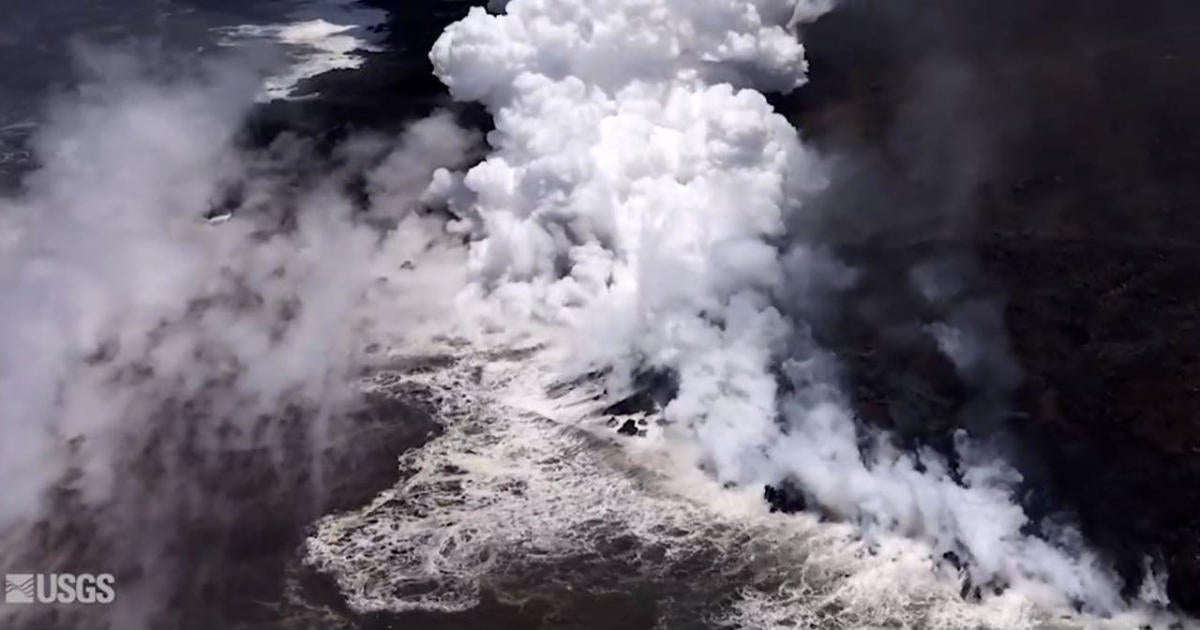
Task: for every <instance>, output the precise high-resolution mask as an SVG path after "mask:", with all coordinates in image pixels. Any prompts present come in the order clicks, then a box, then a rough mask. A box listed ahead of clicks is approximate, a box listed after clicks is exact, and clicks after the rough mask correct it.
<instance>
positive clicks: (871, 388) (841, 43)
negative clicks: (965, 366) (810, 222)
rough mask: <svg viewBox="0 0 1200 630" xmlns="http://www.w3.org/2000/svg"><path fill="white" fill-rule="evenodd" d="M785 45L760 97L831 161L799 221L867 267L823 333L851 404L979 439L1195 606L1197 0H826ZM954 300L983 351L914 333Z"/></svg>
mask: <svg viewBox="0 0 1200 630" xmlns="http://www.w3.org/2000/svg"><path fill="white" fill-rule="evenodd" d="M804 40H805V44H806V46H807V48H808V52H809V57H810V60H811V83H810V84H809V85H807V86H806V87H804V88H802V89H801V90H800V91H799V92H798V93H797V94H795V95H792V96H789V97H786V98H780V99H778V102H779V106H780V107H781V108H782V109H783V110H784V111H785V112H786V113H787V114H788V115H789V117H790V118H792V120H794V121H795V122H796V123H797V124H798V125H799V126H800V128H801V130H802V133H803V134H804V135H805V136H806V137H808V138H809V139H810V140H812V141H814V142H816V143H817V144H818V145H819V146H821V147H822V148H823V149H824V150H825V151H827V152H830V153H833V154H836V155H839V156H841V162H840V167H839V169H838V171H837V173H838V175H837V176H836V177H835V182H834V186H833V187H832V188H831V190H830V191H829V192H828V193H827V194H826V195H824V196H823V197H822V198H821V199H819V200H818V201H817V203H818V204H826V206H825V210H826V212H825V213H823V216H824V217H825V220H824V221H823V222H822V224H821V225H819V226H817V229H818V230H823V231H824V234H825V235H826V236H830V237H832V238H833V240H834V241H835V242H837V243H840V244H841V245H840V246H839V247H840V250H841V251H842V253H843V255H844V256H845V257H846V258H847V259H849V260H851V261H852V262H853V263H855V264H856V265H858V266H860V267H861V268H862V269H863V270H864V272H865V276H864V281H863V283H862V284H861V285H860V286H859V287H858V288H857V289H855V290H854V291H851V292H850V293H848V294H846V295H843V296H841V299H843V300H845V303H846V306H847V308H846V309H839V312H840V313H842V314H843V315H845V313H850V316H849V317H843V319H842V321H838V322H831V323H828V324H827V325H826V326H825V328H824V330H823V331H822V334H824V335H825V336H826V338H827V341H829V342H830V343H832V344H833V345H834V346H835V347H837V348H838V349H839V353H840V354H841V356H842V357H843V359H844V360H846V361H847V363H848V364H849V367H850V372H851V374H850V380H851V381H852V382H853V384H854V387H855V396H856V404H857V405H858V407H859V409H860V412H861V413H862V415H863V416H864V417H865V418H868V419H871V420H874V421H877V422H879V423H882V424H884V425H887V426H890V427H892V428H896V429H898V430H899V432H900V434H901V435H902V436H903V437H904V438H905V439H910V440H915V441H925V442H931V443H934V444H943V445H944V444H946V443H948V440H949V434H950V431H952V430H953V429H954V428H955V427H959V426H965V427H967V428H969V429H970V430H972V431H973V432H974V433H976V434H980V435H985V436H991V437H992V438H993V439H994V440H995V441H996V443H997V444H998V445H999V446H1000V448H1001V449H1002V450H1004V451H1006V452H1007V453H1008V454H1009V456H1010V457H1011V458H1013V459H1014V460H1015V462H1016V463H1017V464H1018V466H1019V467H1020V468H1021V470H1022V472H1023V473H1024V474H1025V477H1026V480H1027V484H1026V486H1027V488H1026V497H1025V498H1026V504H1027V507H1028V508H1029V509H1030V511H1031V513H1032V514H1033V515H1035V516H1042V515H1046V514H1050V513H1053V512H1055V511H1057V510H1062V509H1066V510H1068V511H1070V512H1073V513H1074V516H1075V518H1077V519H1078V521H1079V522H1080V523H1081V525H1082V527H1083V529H1084V531H1085V533H1086V534H1087V535H1088V536H1089V537H1090V538H1091V539H1092V541H1093V543H1094V544H1097V545H1098V546H1100V547H1101V548H1103V549H1104V550H1106V551H1107V552H1108V553H1110V554H1111V556H1112V557H1113V559H1114V561H1115V562H1116V564H1117V566H1118V567H1119V569H1120V570H1121V571H1122V573H1123V574H1124V575H1126V576H1127V577H1128V578H1129V579H1130V582H1131V584H1130V586H1131V587H1132V588H1134V589H1135V588H1136V585H1137V583H1138V581H1139V580H1140V574H1141V568H1142V558H1143V557H1144V556H1146V555H1150V556H1152V557H1155V558H1156V559H1157V562H1159V563H1161V564H1162V565H1163V566H1165V568H1166V569H1167V570H1168V571H1169V574H1170V581H1169V594H1170V597H1171V600H1172V602H1173V603H1174V604H1176V605H1178V606H1180V607H1182V608H1184V609H1187V610H1190V611H1192V612H1198V611H1200V416H1198V414H1197V411H1198V410H1200V354H1198V352H1200V282H1198V280H1197V279H1198V278H1200V178H1198V177H1197V176H1198V175H1200V127H1198V126H1197V124H1196V122H1197V113H1198V112H1200V4H1196V3H1194V2H1189V1H1187V0H1155V1H1150V2H1142V3H1136V4H1130V3H1124V2H1116V1H1114V0H1055V1H1052V2H1051V1H1046V0H1018V1H1015V2H993V1H989V0H847V1H846V2H844V3H843V4H842V5H840V7H839V8H838V9H837V10H835V11H834V12H833V13H831V14H829V15H827V16H825V17H823V18H822V19H820V20H819V21H818V22H816V23H815V24H812V25H809V26H808V27H807V28H806V32H805V35H804ZM806 227H812V226H806ZM922 266H924V268H926V269H928V268H933V269H938V270H939V271H938V273H940V274H942V277H943V278H945V279H947V283H949V284H954V283H957V284H959V285H961V286H962V287H964V288H962V289H960V290H958V293H957V294H956V296H955V297H954V298H952V299H950V301H949V302H950V304H949V305H942V306H936V305H935V306H930V305H929V304H927V303H925V302H924V301H922V300H921V299H919V298H918V297H917V296H916V291H915V290H914V289H912V288H911V286H912V285H911V283H909V282H908V274H909V273H910V272H911V271H912V270H913V269H914V268H917V267H922ZM956 305H957V306H959V307H962V306H965V307H967V309H968V312H969V309H975V311H974V315H969V317H970V320H971V321H973V324H972V325H973V326H974V327H975V328H976V330H982V331H983V332H984V336H985V337H990V338H991V341H990V342H989V343H992V344H994V348H993V350H994V352H992V359H990V360H989V361H987V362H985V363H986V364H985V365H981V366H978V367H979V369H978V370H976V371H975V373H974V374H964V375H958V374H956V370H955V368H954V366H952V365H950V363H949V362H948V361H947V360H946V359H945V358H944V357H943V356H941V355H940V353H939V352H938V350H937V348H936V346H935V345H934V344H933V342H932V341H931V340H930V339H929V337H928V335H921V334H915V332H917V331H920V330H921V327H922V326H924V325H925V324H927V323H930V322H932V321H936V320H938V319H942V318H944V317H946V315H947V312H948V311H950V310H953V309H954V308H956ZM961 312H964V311H962V310H960V313H961ZM989 312H990V313H992V314H991V315H989ZM1005 333H1006V334H1005ZM1005 338H1007V340H1006V339H1005ZM1005 347H1007V348H1009V349H1011V353H1012V359H1013V360H1015V364H1009V365H1006V363H1011V362H1010V359H1009V358H1008V357H1007V356H1006V355H1007V353H1006V352H1005ZM1014 368H1019V369H1015V370H1014ZM914 411H915V414H916V415H918V416H920V419H919V420H917V421H915V422H906V421H905V419H904V417H905V416H906V415H913V414H912V413H908V412H914Z"/></svg>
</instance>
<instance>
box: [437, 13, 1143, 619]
mask: <svg viewBox="0 0 1200 630" xmlns="http://www.w3.org/2000/svg"><path fill="white" fill-rule="evenodd" d="M828 8H829V3H825V2H821V3H816V2H803V1H801V2H797V1H796V0H602V1H595V0H511V1H510V2H508V3H507V4H506V6H505V11H506V13H505V14H504V15H488V14H487V13H486V12H485V11H484V10H483V9H474V10H472V12H471V13H470V14H469V15H468V16H467V17H466V18H465V19H463V20H462V21H461V22H459V23H457V24H455V25H452V26H451V27H450V28H448V29H447V30H446V32H445V33H444V34H443V36H442V37H441V39H440V40H439V41H438V43H437V44H436V45H435V47H434V49H433V51H432V54H431V57H432V59H433V61H434V65H435V68H436V72H437V74H438V76H439V77H440V78H441V79H442V80H443V81H444V82H445V83H446V84H447V85H448V86H449V87H450V89H451V92H452V94H453V95H454V96H455V97H456V98H459V99H462V100H473V101H480V102H482V103H484V104H485V105H486V106H487V107H488V109H489V110H490V112H491V113H492V114H493V116H494V118H495V122H496V130H495V131H494V132H493V133H492V134H491V135H490V136H489V138H488V140H489V142H490V144H491V147H492V149H493V152H492V154H491V155H490V157H489V158H488V159H487V160H486V161H484V162H483V163H482V164H480V165H478V166H477V167H475V168H474V169H472V170H471V171H470V172H469V173H468V174H467V176H466V177H465V179H464V180H463V184H464V186H465V187H466V189H468V190H469V191H470V193H472V194H473V195H474V202H473V204H472V205H471V207H470V208H469V209H464V210H465V214H466V215H467V216H468V217H469V218H470V219H471V221H472V224H473V227H474V229H475V230H476V233H477V234H479V235H480V237H481V238H480V240H478V241H477V242H476V243H474V244H473V247H472V250H471V260H470V265H471V273H472V275H473V278H474V283H473V287H472V291H473V293H474V297H475V298H478V299H479V300H481V301H482V302H483V303H484V304H485V306H486V308H487V309H490V310H489V311H488V314H487V317H491V318H493V323H495V324H497V325H502V323H503V322H511V321H514V316H516V317H517V318H523V317H529V318H532V319H534V320H536V321H541V322H549V323H552V324H561V325H567V326H570V327H574V328H575V329H576V330H579V331H581V334H580V335H578V339H577V343H576V348H577V351H578V352H577V356H578V357H579V361H580V364H579V365H576V366H573V369H577V370H579V371H586V370H589V369H597V368H613V369H612V371H611V373H612V375H613V376H612V382H611V383H610V384H609V385H610V391H620V390H621V389H622V388H623V387H626V388H627V387H628V385H629V383H630V381H631V380H632V379H633V378H634V377H635V375H636V374H637V373H639V372H642V371H647V370H660V371H670V372H672V373H674V374H675V375H676V376H677V379H678V392H677V394H676V396H675V398H674V400H672V401H671V402H670V404H669V405H668V406H667V407H666V408H665V410H664V414H665V416H666V419H667V420H668V421H669V422H670V423H671V426H672V431H673V432H674V433H675V434H676V435H675V437H676V438H682V439H687V440H691V441H694V442H695V443H696V444H698V446H699V447H700V449H699V450H700V452H701V454H702V456H701V462H700V463H701V464H702V465H704V466H705V467H707V468H709V469H710V470H711V471H712V472H713V474H715V475H716V476H717V477H718V478H719V479H720V480H722V481H727V482H734V483H774V482H777V481H779V480H781V479H792V480H794V481H796V482H798V483H799V485H800V486H801V487H802V488H803V489H804V491H805V492H806V493H807V494H808V495H809V496H810V498H811V499H813V500H815V502H816V503H818V504H819V505H820V506H821V507H822V508H823V509H824V510H827V511H829V512H832V513H834V514H836V515H838V516H840V517H843V518H849V519H854V520H857V521H859V522H861V523H862V524H863V525H864V528H865V529H866V530H867V532H868V533H870V532H872V531H876V530H887V531H897V532H901V533H904V534H907V535H910V536H914V537H918V538H922V539H924V540H927V541H929V542H930V544H931V545H932V547H933V548H934V550H935V551H938V552H949V551H953V552H955V553H956V554H957V555H959V556H960V557H964V556H965V559H966V561H967V562H968V563H969V565H970V567H971V568H970V569H969V570H970V572H971V578H972V579H973V580H974V581H975V582H976V583H983V582H988V581H994V582H996V583H1003V584H1005V585H1012V586H1013V587H1014V588H1017V589H1019V590H1020V591H1022V592H1024V593H1027V594H1028V595H1029V596H1030V597H1032V598H1034V599H1036V600H1038V601H1039V602H1042V603H1046V604H1051V605H1054V604H1065V603H1069V602H1082V603H1084V604H1085V605H1087V606H1088V607H1090V608H1091V609H1093V610H1097V611H1101V612H1104V611H1111V610H1113V609H1114V608H1117V607H1119V606H1120V605H1121V602H1120V597H1119V595H1118V593H1117V589H1116V588H1115V587H1114V585H1113V580H1112V579H1111V577H1110V575H1109V574H1108V572H1107V571H1106V570H1105V569H1104V568H1103V567H1101V566H1100V564H1099V562H1098V561H1097V560H1096V559H1095V558H1094V557H1092V556H1091V555H1090V554H1089V553H1088V552H1087V551H1086V550H1085V549H1083V548H1082V546H1081V545H1080V544H1079V543H1078V541H1077V540H1075V538H1076V536H1075V535H1074V534H1073V533H1072V532H1070V531H1069V530H1064V531H1063V532H1062V534H1061V536H1057V538H1059V539H1060V540H1055V541H1053V542H1050V541H1046V540H1043V539H1041V538H1037V537H1032V536H1028V535H1025V534H1024V533H1023V530H1022V528H1023V527H1024V526H1025V525H1026V523H1027V518H1026V516H1025V514H1024V513H1023V511H1022V509H1021V507H1020V506H1019V505H1018V504H1017V503H1016V502H1015V500H1014V498H1013V496H1012V491H1013V487H1014V483H1015V482H1016V480H1017V479H1016V473H1015V472H1014V471H1013V470H1012V469H1011V468H1009V467H1007V466H1005V465H1003V464H1002V463H998V462H995V461H993V460H992V458H990V457H988V456H987V454H986V453H985V452H983V451H982V450H981V449H980V448H978V447H977V446H973V445H972V444H971V442H970V440H969V439H967V436H966V435H962V436H960V440H959V444H958V449H959V456H960V458H961V460H962V463H963V465H964V466H965V469H966V470H965V472H964V473H963V474H962V475H961V480H959V479H956V476H955V475H954V474H951V471H950V470H949V465H948V464H946V463H945V462H943V461H942V460H941V458H940V457H939V456H938V455H937V454H935V453H933V452H923V453H921V454H920V458H919V461H918V457H917V456H916V455H913V454H908V453H902V452H898V451H896V450H895V449H893V448H891V447H890V446H889V445H888V444H889V443H888V440H887V439H886V436H880V435H874V436H873V435H869V431H868V430H867V429H860V428H859V427H858V426H857V425H858V423H857V421H856V419H855V417H854V414H853V411H852V409H851V407H850V404H849V402H848V400H847V397H846V396H845V395H844V394H843V392H842V391H841V389H840V387H839V377H838V366H837V362H836V360H835V358H834V357H832V356H831V355H830V354H829V353H828V352H826V351H825V350H823V349H822V348H820V347H819V346H818V344H817V343H816V342H815V341H814V340H813V339H812V338H811V337H810V335H809V332H808V326H807V324H806V323H805V321H804V318H803V310H801V311H800V312H799V313H789V316H788V317H785V316H784V314H782V313H781V312H780V310H778V309H777V308H776V307H775V306H774V305H775V304H776V303H778V302H781V301H785V300H787V301H795V300H797V299H799V300H800V301H801V302H803V301H804V300H805V299H818V298H815V297H813V298H808V297H807V296H808V294H809V292H810V291H811V292H812V293H813V295H819V294H820V292H821V288H822V287H825V286H829V285H834V286H837V285H844V284H845V283H847V282H853V275H854V274H853V272H852V270H848V269H846V268H844V267H843V266H842V265H840V264H839V263H838V262H837V261H836V260H832V259H830V257H829V256H828V255H827V254H824V253H822V252H823V250H822V248H821V247H819V244H817V243H807V242H803V241H804V239H803V238H798V237H797V235H795V234H785V231H784V224H785V218H787V215H788V214H789V213H803V212H806V211H807V209H806V208H805V204H804V202H805V199H806V198H808V197H809V196H810V195H811V194H812V193H813V191H815V190H817V189H819V188H820V187H821V185H822V183H823V181H824V180H825V172H824V166H823V164H822V162H821V161H820V160H819V159H818V158H817V157H816V156H814V155H813V153H812V152H811V151H810V150H808V149H806V148H805V147H804V146H803V145H802V144H801V143H800V141H799V139H798V137H797V134H796V133H795V131H794V130H793V129H792V128H791V127H790V126H789V124H788V123H787V121H786V120H785V119H784V118H782V117H781V116H779V115H777V114H776V113H775V112H773V111H772V108H771V107H770V105H769V104H768V102H767V100H766V99H765V98H764V97H763V96H762V95H761V94H760V93H759V92H756V91H754V90H753V89H751V88H757V89H766V90H782V91H786V90H791V89H793V88H796V87H798V86H799V85H800V84H801V83H802V82H803V80H804V73H805V61H804V54H803V53H804V51H803V48H802V46H801V45H800V44H799V43H798V41H797V38H796V36H795V34H794V32H792V31H791V30H789V27H790V26H792V25H795V24H796V23H798V22H800V21H804V20H807V19H811V18H813V17H815V16H816V15H819V13H820V12H822V11H824V10H827V9H828ZM785 237H786V238H787V239H789V240H792V241H795V240H800V241H801V243H800V244H795V245H793V246H792V247H791V248H790V249H789V250H788V252H787V255H786V257H785V256H783V255H781V251H780V247H779V245H778V244H779V242H780V241H781V240H783V239H784V238H785ZM785 278H786V279H787V282H786V283H785V282H784V279H785ZM785 284H786V286H785ZM809 307H810V308H812V309H819V308H820V305H819V304H810V305H809ZM942 330H943V332H944V331H945V330H948V329H942ZM968 333H969V331H968ZM968 333H964V334H968ZM780 372H782V374H783V376H784V378H785V380H786V382H787V383H788V391H787V393H783V392H781V389H780V387H779V384H778V382H779V381H778V379H777V375H778V374H779V373H780ZM626 391H627V390H626ZM871 442H874V446H873V447H864V444H867V443H871Z"/></svg>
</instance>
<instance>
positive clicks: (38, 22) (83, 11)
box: [0, 0, 386, 185]
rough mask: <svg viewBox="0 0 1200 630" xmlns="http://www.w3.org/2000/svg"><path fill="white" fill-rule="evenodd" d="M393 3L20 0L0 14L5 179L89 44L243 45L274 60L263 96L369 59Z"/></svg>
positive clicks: (0, 149)
mask: <svg viewBox="0 0 1200 630" xmlns="http://www.w3.org/2000/svg"><path fill="white" fill-rule="evenodd" d="M385 18H386V13H385V12H384V11H382V10H379V9H374V8H371V7H368V6H364V5H362V4H360V3H358V2H354V1H353V0H316V1H314V0H249V1H240V0H117V1H110V0H99V1H97V2H72V1H70V0H52V1H49V2H41V1H34V0H14V1H13V2H11V3H8V4H7V5H6V6H5V18H4V20H3V21H2V22H0V59H3V60H4V63H5V65H6V69H5V71H4V73H3V74H0V183H7V184H10V185H11V184H12V183H13V182H14V180H15V179H16V178H17V176H18V175H19V173H21V172H24V171H25V170H27V169H28V168H29V166H30V165H31V161H32V159H33V156H32V154H31V152H30V150H29V147H28V146H27V142H26V141H27V140H28V138H29V136H30V134H32V133H33V132H34V131H35V130H36V129H37V128H38V124H39V122H40V120H41V119H42V115H43V113H44V111H45V109H46V107H47V106H48V105H49V104H50V103H52V102H53V99H54V98H55V97H56V96H61V95H62V94H64V93H70V92H71V91H72V90H73V89H75V87H77V86H78V85H79V82H80V79H81V76H83V75H84V74H85V73H86V66H87V59H88V56H89V55H88V51H89V50H91V49H95V48H101V49H136V50H139V51H141V52H142V53H143V54H156V55H161V56H163V57H164V58H169V59H172V60H174V61H176V62H179V63H187V62H186V61H182V60H187V59H192V60H193V61H194V62H195V63H199V62H200V60H201V59H203V58H205V57H206V56H211V55H214V54H220V53H222V52H225V53H228V52H229V49H232V48H241V49H244V50H251V51H256V52H257V55H255V57H254V59H255V60H256V62H258V63H261V64H262V66H263V67H264V68H265V69H267V72H268V75H267V76H266V77H264V83H263V87H262V94H261V95H260V98H261V100H263V101H269V100H272V99H286V98H289V97H290V96H291V93H292V90H293V89H295V88H296V86H297V84H299V83H300V82H301V81H303V80H304V79H308V78H311V77H315V76H317V75H320V74H321V73H324V72H327V71H330V70H335V69H353V68H357V67H358V66H360V65H361V64H362V61H363V60H362V57H361V55H359V54H357V53H359V52H366V51H370V50H372V49H377V44H378V43H379V41H380V40H381V37H382V36H381V34H380V33H379V31H378V29H379V27H381V26H382V24H383V22H384V20H385Z"/></svg>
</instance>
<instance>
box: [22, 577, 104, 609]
mask: <svg viewBox="0 0 1200 630" xmlns="http://www.w3.org/2000/svg"><path fill="white" fill-rule="evenodd" d="M115 581H116V580H115V579H114V578H113V576H112V574H109V573H101V574H99V575H92V574H91V573H79V574H74V573H9V574H8V575H5V576H4V601H5V602H7V603H9V604H33V603H41V604H110V603H112V601H113V600H114V599H116V598H117V593H116V591H115V590H113V584H114V582H115Z"/></svg>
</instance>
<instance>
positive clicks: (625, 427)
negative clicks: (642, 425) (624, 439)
mask: <svg viewBox="0 0 1200 630" xmlns="http://www.w3.org/2000/svg"><path fill="white" fill-rule="evenodd" d="M638 430H639V429H638V425H637V422H635V421H634V420H626V421H625V423H624V424H622V425H621V428H619V429H617V433H620V434H621V435H628V436H630V437H633V436H636V435H637V434H638Z"/></svg>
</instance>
